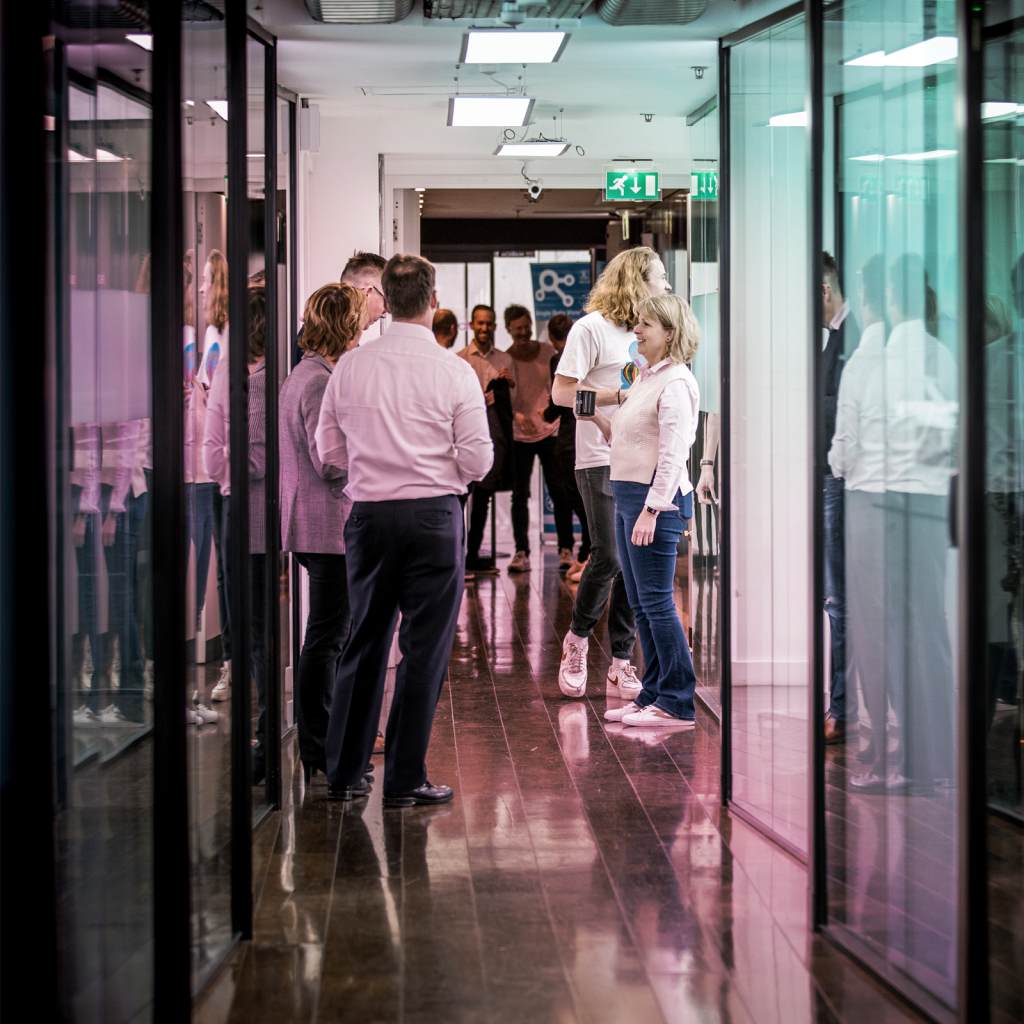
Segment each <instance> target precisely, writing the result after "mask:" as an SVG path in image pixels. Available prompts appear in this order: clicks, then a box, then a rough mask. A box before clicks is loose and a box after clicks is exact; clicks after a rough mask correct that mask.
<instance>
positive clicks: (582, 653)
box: [558, 630, 590, 697]
mask: <svg viewBox="0 0 1024 1024" xmlns="http://www.w3.org/2000/svg"><path fill="white" fill-rule="evenodd" d="M589 648H590V641H589V640H588V639H587V638H586V637H578V636H576V634H575V633H573V631H572V630H569V632H568V633H566V634H565V639H564V640H563V641H562V663H561V664H560V665H559V666H558V688H559V689H560V690H561V691H562V693H564V694H565V695H566V697H582V696H583V695H584V694H585V693H586V692H587V651H588V649H589Z"/></svg>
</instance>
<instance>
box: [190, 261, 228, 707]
mask: <svg viewBox="0 0 1024 1024" xmlns="http://www.w3.org/2000/svg"><path fill="white" fill-rule="evenodd" d="M199 294H200V295H201V296H202V297H203V309H204V312H205V315H206V324H207V327H206V334H205V336H204V338H203V360H202V363H201V364H200V366H199V373H198V374H197V377H198V379H199V383H200V384H202V385H203V386H204V387H206V388H211V387H212V386H213V381H214V379H215V375H216V372H217V367H218V366H219V365H220V364H221V362H224V365H225V367H226V366H227V355H228V262H227V260H226V259H224V254H223V253H222V252H221V251H220V250H219V249H212V250H211V251H210V256H209V259H207V261H206V264H205V266H204V267H203V282H202V284H201V285H200V286H199ZM225 376H226V374H225ZM196 436H197V437H202V436H205V435H203V434H197V435H196ZM200 461H202V460H200ZM225 464H226V463H225ZM210 476H211V478H212V479H213V480H214V481H215V482H217V483H218V484H220V485H221V486H219V487H217V488H215V489H214V491H213V542H214V549H215V553H216V558H217V601H218V604H219V606H220V607H219V611H220V642H221V656H222V657H223V659H224V664H223V666H222V667H221V670H220V678H219V679H218V680H217V685H216V686H214V688H213V693H212V694H211V697H212V698H213V700H227V699H228V698H229V697H230V696H231V613H230V609H229V607H228V596H227V591H226V590H225V589H224V563H225V557H226V556H225V551H224V537H223V532H224V531H223V527H224V516H225V510H224V503H223V498H224V496H225V495H227V494H229V493H230V492H231V484H230V481H227V482H226V483H225V481H221V480H220V479H219V478H217V477H215V476H213V474H210ZM225 486H226V487H227V490H225V489H224V488H225Z"/></svg>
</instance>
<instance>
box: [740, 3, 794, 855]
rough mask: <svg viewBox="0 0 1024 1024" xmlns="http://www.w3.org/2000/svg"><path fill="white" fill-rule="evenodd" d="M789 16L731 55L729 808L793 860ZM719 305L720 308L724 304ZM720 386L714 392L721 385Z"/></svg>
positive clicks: (791, 57)
mask: <svg viewBox="0 0 1024 1024" xmlns="http://www.w3.org/2000/svg"><path fill="white" fill-rule="evenodd" d="M804 54H805V39H804V21H803V17H802V16H798V17H796V18H791V19H789V20H787V21H784V22H782V23H781V24H776V25H773V26H771V27H769V28H767V29H766V30H764V31H762V32H760V33H756V34H755V35H753V36H752V37H750V38H747V39H745V40H744V41H742V42H739V43H737V44H736V45H734V46H733V47H732V48H731V50H730V52H729V57H728V61H729V66H728V75H727V79H726V80H727V85H724V86H723V92H725V91H726V89H727V95H726V102H727V110H728V121H727V124H726V126H724V127H723V131H726V132H728V151H729V165H728V168H727V169H726V171H725V174H726V175H727V182H728V201H729V228H728V230H729V233H730V234H729V263H728V266H729V271H728V273H729V274H730V277H731V282H732V284H731V287H730V289H729V291H728V292H727V293H726V294H727V295H728V298H727V299H726V298H723V308H724V311H725V312H724V315H727V316H728V327H729V346H730V363H729V374H730V378H729V380H728V382H727V385H726V386H728V388H729V407H730V410H731V416H730V421H729V424H728V428H727V429H728V432H729V437H728V453H729V454H728V458H729V483H728V491H727V498H725V499H724V500H727V502H728V505H727V512H728V544H729V564H730V566H731V578H730V582H729V590H728V591H727V593H728V594H729V598H728V600H729V612H728V619H729V622H730V629H729V634H728V647H727V648H726V650H727V652H728V653H727V655H725V656H724V659H727V665H726V666H725V670H726V671H727V672H728V675H729V688H730V699H731V711H730V726H731V758H732V762H731V765H732V772H731V779H729V780H728V784H730V785H731V798H730V806H732V807H733V808H735V809H736V810H737V811H738V812H739V813H741V814H742V815H744V816H746V817H748V818H749V819H750V820H751V821H752V822H753V823H755V824H756V825H757V826H758V827H759V828H762V829H763V830H765V831H767V832H769V833H771V834H772V835H773V836H774V837H775V838H777V839H778V840H780V841H781V842H782V843H783V844H785V845H786V846H787V847H788V848H789V849H790V850H792V851H794V852H796V853H797V854H798V855H799V856H801V857H806V855H807V850H808V838H807V758H808V748H807V721H808V678H809V664H808V649H809V634H808V628H809V619H808V615H807V608H808V601H809V591H808V586H809V578H810V574H809V565H808V547H807V542H806V538H807V534H808V532H809V529H810V525H809V522H808V497H807V486H808V467H809V459H810V457H811V453H810V445H809V418H808V414H809V403H808V388H809V381H810V378H809V374H810V359H809V351H808V341H807V334H808V322H809V321H808V314H807V288H806V281H807V267H808V253H807V227H806V225H807V205H808V203H807V195H808V193H807V141H806V137H805V136H806V133H805V131H804V125H805V124H806V115H805V114H804V94H805V90H806V74H805V61H804ZM726 304H727V305H726ZM723 390H724V387H723Z"/></svg>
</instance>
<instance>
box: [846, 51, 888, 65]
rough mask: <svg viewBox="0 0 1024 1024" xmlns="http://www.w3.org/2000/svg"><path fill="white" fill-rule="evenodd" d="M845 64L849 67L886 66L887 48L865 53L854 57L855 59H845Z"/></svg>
mask: <svg viewBox="0 0 1024 1024" xmlns="http://www.w3.org/2000/svg"><path fill="white" fill-rule="evenodd" d="M843 64H844V65H845V66H846V67H848V68H884V67H885V50H875V51H873V52H872V53H865V54H864V55H863V56H861V57H854V58H853V60H844V61H843Z"/></svg>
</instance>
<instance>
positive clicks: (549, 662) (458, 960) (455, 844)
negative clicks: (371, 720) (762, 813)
mask: <svg viewBox="0 0 1024 1024" xmlns="http://www.w3.org/2000/svg"><path fill="white" fill-rule="evenodd" d="M545 562H546V564H544V565H543V568H541V564H542V563H545ZM535 565H537V568H535V569H534V571H533V572H532V573H530V574H525V575H522V576H519V577H510V576H508V575H504V574H503V575H502V576H500V577H497V578H479V579H477V581H476V582H475V584H474V585H472V586H467V588H466V596H465V600H464V601H463V605H462V609H461V612H460V617H459V624H458V630H457V634H456V639H455V645H454V649H453V652H452V659H451V665H450V685H448V686H446V687H445V689H444V691H443V693H442V697H441V702H440V704H439V706H438V711H437V717H436V720H435V726H434V732H433V737H432V741H431V747H430V752H429V755H428V762H427V763H428V769H429V773H430V778H431V781H434V782H443V783H448V784H449V785H452V786H453V788H454V789H455V800H454V801H453V802H452V803H450V804H447V805H445V806H442V807H438V808H412V809H408V810H404V811H394V810H388V811H385V810H384V809H383V806H382V801H381V784H382V780H381V779H380V775H381V773H382V771H383V764H382V763H380V762H381V760H382V759H381V758H377V759H376V760H377V762H378V765H377V775H378V784H377V785H375V787H374V791H373V793H372V794H371V796H370V797H369V798H368V799H366V800H363V801H358V802H356V803H354V804H351V805H344V806H343V805H341V804H336V803H331V802H329V801H328V800H327V799H326V788H325V787H324V786H323V785H319V786H318V785H313V786H312V787H308V788H307V787H305V785H304V783H303V781H302V777H301V773H299V772H297V771H296V772H294V773H293V772H291V771H290V769H289V771H287V772H286V780H285V781H286V792H287V798H286V806H285V808H284V810H283V811H282V813H281V815H280V819H279V821H277V822H276V824H275V823H271V824H269V825H267V826H265V827H272V828H276V829H277V831H276V837H275V840H274V846H273V852H272V853H271V854H270V855H269V856H268V857H267V858H266V859H265V870H264V872H263V874H262V876H261V877H260V878H259V879H258V880H257V882H256V885H257V891H258V892H259V893H260V898H259V902H258V906H257V910H256V921H255V925H256V926H255V937H254V939H253V941H252V942H250V943H246V944H244V945H243V947H242V949H241V950H240V952H239V953H238V955H237V956H236V958H235V961H234V963H233V964H232V967H231V968H230V970H229V971H228V972H226V974H225V975H224V977H223V978H222V979H221V980H220V982H219V983H218V984H216V985H215V986H213V988H212V990H211V993H210V995H209V996H208V997H207V999H206V1000H205V1002H204V1003H203V1005H202V1006H200V1007H199V1008H198V1009H197V1012H196V1014H195V1020H196V1022H197V1024H220V1022H223V1021H227V1020H230V1021H238V1022H241V1021H246V1022H261V1021H274V1022H275V1024H291V1022H296V1024H297V1022H318V1024H320V1022H322V1024H327V1022H333V1021H345V1022H355V1024H363V1022H365V1024H392V1022H394V1024H518V1022H522V1024H547V1022H552V1024H570V1022H576V1024H677V1022H679V1024H682V1022H702V1024H703V1022H721V1024H804V1022H808V1024H809V1022H819V1021H820V1022H829V1024H834V1022H836V1021H842V1022H852V1021H859V1020H865V1019H870V1020H871V1021H872V1024H890V1022H893V1024H895V1022H900V1021H912V1020H916V1019H917V1018H915V1017H913V1016H912V1015H909V1014H908V1013H907V1011H906V1010H905V1009H903V1008H902V1007H901V1006H900V1005H899V1004H898V1003H897V1002H896V1001H895V1000H893V999H892V998H891V997H890V996H888V994H887V993H886V992H885V990H883V989H882V988H881V987H880V986H878V985H877V984H875V983H873V982H871V981H870V979H868V978H867V977H866V976H865V975H863V973H862V972H860V971H859V970H858V969H857V968H856V967H855V966H853V965H852V964H851V963H850V962H849V961H847V960H845V958H840V957H837V956H836V955H834V954H832V953H830V951H828V950H823V949H821V948H820V947H818V946H812V944H811V943H810V940H809V936H808V930H807V921H806V905H807V899H806V888H807V877H806V871H805V869H804V868H803V866H802V865H801V864H799V863H798V862H797V861H795V860H793V859H792V858H790V857H789V856H788V855H787V854H785V853H784V852H783V851H781V850H780V849H779V848H778V847H777V846H775V845H773V844H772V843H770V842H769V841H768V840H766V839H765V838H764V837H763V836H762V835H760V834H759V833H758V832H756V831H755V830H753V829H751V828H749V827H748V826H747V825H745V824H744V823H743V822H741V821H738V820H736V819H734V818H731V817H730V815H729V814H728V812H726V811H723V810H721V808H720V806H719V796H718V727H717V723H716V722H715V720H714V719H713V718H712V717H710V716H708V715H706V714H705V713H704V712H703V711H701V710H700V709H698V719H697V723H696V726H695V727H691V728H686V729H682V730H674V729H667V730H657V729H653V730H652V729H646V730H644V729H629V728H628V727H624V726H621V725H618V724H613V723H609V722H607V721H605V719H604V717H603V714H604V711H605V710H606V709H607V707H608V706H609V705H614V704H616V703H618V700H617V698H615V697H613V696H609V695H606V692H605V689H606V688H605V680H604V676H605V672H606V670H607V666H608V664H609V656H610V652H609V650H608V646H607V642H606V632H605V628H604V623H603V622H602V623H601V624H600V625H599V628H598V630H597V632H596V633H595V637H594V639H593V640H592V642H591V648H590V661H589V664H590V672H591V681H590V684H589V687H588V693H587V696H586V697H585V698H584V699H582V700H575V701H573V700H568V699H566V698H565V697H563V696H562V694H561V693H560V692H559V690H558V685H557V672H558V663H559V659H560V656H561V637H562V635H563V633H564V631H565V630H566V628H568V624H569V616H570V613H571V608H572V594H571V591H570V589H569V588H568V587H567V586H566V584H565V583H564V582H563V581H562V580H560V579H559V577H558V575H557V572H556V571H555V562H554V561H553V559H552V558H551V557H548V558H547V559H546V560H545V559H542V558H537V559H536V561H535ZM286 756H287V757H289V758H294V757H295V756H296V754H295V750H294V745H293V744H289V745H288V747H287V750H286ZM812 967H813V970H812ZM854 1006H855V1007H856V1010H857V1014H856V1016H854V1015H849V1014H847V1013H846V1012H845V1008H846V1007H854Z"/></svg>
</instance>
